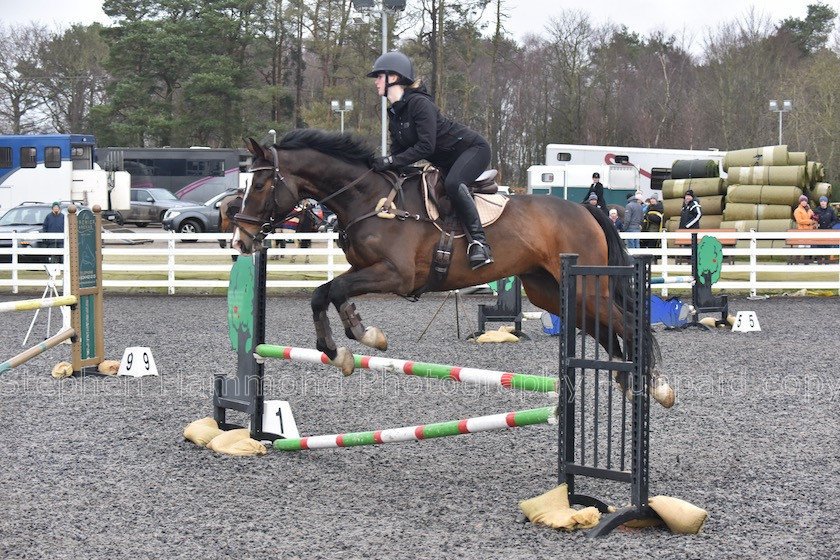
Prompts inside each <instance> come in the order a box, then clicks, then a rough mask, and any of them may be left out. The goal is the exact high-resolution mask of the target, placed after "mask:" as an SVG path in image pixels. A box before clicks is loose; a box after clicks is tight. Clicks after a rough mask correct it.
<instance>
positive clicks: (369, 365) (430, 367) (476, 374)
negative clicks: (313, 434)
mask: <svg viewBox="0 0 840 560" xmlns="http://www.w3.org/2000/svg"><path fill="white" fill-rule="evenodd" d="M255 354H256V355H257V356H258V357H260V358H281V359H284V360H291V361H296V362H308V363H312V364H329V363H330V359H329V358H328V357H327V355H326V354H324V353H323V352H321V351H319V350H313V349H310V348H295V347H292V346H275V345H272V344H259V345H257V347H256V349H255ZM353 359H354V361H355V362H356V367H357V368H361V369H370V370H376V371H382V372H403V373H405V374H406V375H414V376H416V377H428V378H434V379H451V380H452V381H459V382H462V383H470V384H474V385H485V386H497V387H504V388H505V389H520V390H523V391H535V392H538V393H555V392H557V379H555V378H552V377H544V376H540V375H527V374H523V373H509V372H505V371H492V370H487V369H476V368H466V367H457V366H446V365H441V364H429V363H424V362H411V361H408V360H398V359H394V358H383V357H379V356H361V355H358V354H353Z"/></svg>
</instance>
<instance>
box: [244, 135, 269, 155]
mask: <svg viewBox="0 0 840 560" xmlns="http://www.w3.org/2000/svg"><path fill="white" fill-rule="evenodd" d="M245 145H246V146H247V147H248V151H249V152H251V155H253V156H254V157H255V158H261V157H263V156H264V154H265V150H263V148H262V146H260V143H259V142H257V141H256V140H254V139H253V138H248V140H246V141H245Z"/></svg>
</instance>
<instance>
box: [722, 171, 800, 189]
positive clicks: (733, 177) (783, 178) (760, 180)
mask: <svg viewBox="0 0 840 560" xmlns="http://www.w3.org/2000/svg"><path fill="white" fill-rule="evenodd" d="M805 167H806V166H804V165H780V166H777V167H771V166H767V165H759V166H756V167H730V168H729V175H728V176H727V177H726V183H727V184H729V185H779V186H788V185H793V186H795V187H799V188H800V189H802V188H805V187H806V186H807V185H808V184H809V182H808V175H807V173H806V171H805Z"/></svg>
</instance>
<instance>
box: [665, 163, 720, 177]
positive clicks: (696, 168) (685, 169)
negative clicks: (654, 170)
mask: <svg viewBox="0 0 840 560" xmlns="http://www.w3.org/2000/svg"><path fill="white" fill-rule="evenodd" d="M709 177H720V166H718V162H717V161H715V160H713V159H678V160H676V161H674V163H673V164H671V179H705V178H709Z"/></svg>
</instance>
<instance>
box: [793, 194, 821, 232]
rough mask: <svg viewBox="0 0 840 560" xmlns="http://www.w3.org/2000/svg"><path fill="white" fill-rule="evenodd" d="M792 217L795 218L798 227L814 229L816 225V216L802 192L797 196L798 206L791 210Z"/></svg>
mask: <svg viewBox="0 0 840 560" xmlns="http://www.w3.org/2000/svg"><path fill="white" fill-rule="evenodd" d="M793 219H794V220H796V227H797V228H798V229H814V228H816V226H817V217H816V216H815V215H814V211H813V210H811V206H810V204H808V197H807V196H805V195H804V194H803V195H802V196H800V197H799V206H797V207H796V210H794V211H793Z"/></svg>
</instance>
